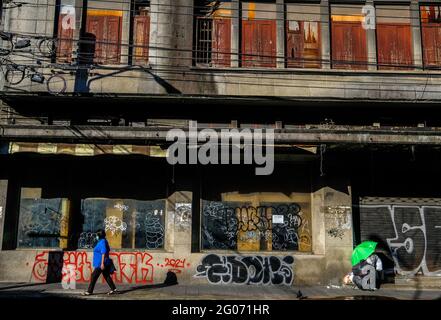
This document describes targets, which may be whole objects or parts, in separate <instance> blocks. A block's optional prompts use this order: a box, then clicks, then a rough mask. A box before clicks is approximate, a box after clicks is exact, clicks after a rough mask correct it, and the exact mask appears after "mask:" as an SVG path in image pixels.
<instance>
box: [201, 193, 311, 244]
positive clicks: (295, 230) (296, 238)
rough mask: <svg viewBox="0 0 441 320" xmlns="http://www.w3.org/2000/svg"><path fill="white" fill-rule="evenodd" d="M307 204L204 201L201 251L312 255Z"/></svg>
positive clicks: (308, 206) (308, 207)
mask: <svg viewBox="0 0 441 320" xmlns="http://www.w3.org/2000/svg"><path fill="white" fill-rule="evenodd" d="M310 217H311V215H310V205H309V203H307V202H299V203H296V202H264V201H261V202H260V203H259V204H258V205H253V203H251V202H236V201H222V202H220V201H205V200H203V201H202V249H223V250H237V251H239V252H240V251H297V250H298V251H310V250H311V230H310V225H311V224H310Z"/></svg>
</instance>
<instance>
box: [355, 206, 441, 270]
mask: <svg viewBox="0 0 441 320" xmlns="http://www.w3.org/2000/svg"><path fill="white" fill-rule="evenodd" d="M380 199H381V198H380ZM368 200H369V199H363V198H362V199H361V201H360V232H361V240H362V241H364V240H374V241H377V242H379V243H380V244H382V245H383V246H385V247H387V248H388V249H389V250H390V253H391V255H392V258H393V260H394V264H395V269H396V271H397V272H398V273H399V274H402V275H415V274H417V273H422V274H423V275H428V276H433V275H438V276H439V275H441V203H440V201H439V200H440V199H436V201H432V202H429V201H427V200H426V199H423V198H418V199H413V201H406V202H403V201H396V200H394V199H387V198H384V199H381V201H379V202H377V203H373V202H369V201H368Z"/></svg>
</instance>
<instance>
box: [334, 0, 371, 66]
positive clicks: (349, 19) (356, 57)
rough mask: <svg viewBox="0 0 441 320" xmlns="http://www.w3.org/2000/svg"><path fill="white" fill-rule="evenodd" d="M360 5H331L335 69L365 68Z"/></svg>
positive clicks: (364, 43)
mask: <svg viewBox="0 0 441 320" xmlns="http://www.w3.org/2000/svg"><path fill="white" fill-rule="evenodd" d="M361 12H362V7H361V6H358V5H333V6H331V41H332V47H331V48H332V67H333V68H335V69H354V70H366V69H367V39H366V30H365V29H364V28H363V26H362V22H363V18H364V17H363V16H362V15H361Z"/></svg>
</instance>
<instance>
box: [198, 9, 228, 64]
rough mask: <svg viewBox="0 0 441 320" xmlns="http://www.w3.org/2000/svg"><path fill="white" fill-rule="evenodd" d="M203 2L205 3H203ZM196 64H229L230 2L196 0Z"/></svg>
mask: <svg viewBox="0 0 441 320" xmlns="http://www.w3.org/2000/svg"><path fill="white" fill-rule="evenodd" d="M204 4H205V5H204ZM195 10H196V20H195V25H196V34H195V39H196V40H195V43H196V50H195V56H196V64H197V65H205V66H213V67H229V66H230V65H231V3H229V2H217V1H216V2H209V3H208V4H206V1H196V2H195Z"/></svg>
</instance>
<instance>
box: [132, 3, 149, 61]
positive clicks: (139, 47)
mask: <svg viewBox="0 0 441 320" xmlns="http://www.w3.org/2000/svg"><path fill="white" fill-rule="evenodd" d="M133 39H134V40H133V44H134V49H133V56H134V57H133V60H134V61H135V63H147V62H148V60H149V39H150V13H149V11H148V9H147V8H144V9H143V10H138V12H137V14H136V15H135V16H134V17H133Z"/></svg>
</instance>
